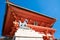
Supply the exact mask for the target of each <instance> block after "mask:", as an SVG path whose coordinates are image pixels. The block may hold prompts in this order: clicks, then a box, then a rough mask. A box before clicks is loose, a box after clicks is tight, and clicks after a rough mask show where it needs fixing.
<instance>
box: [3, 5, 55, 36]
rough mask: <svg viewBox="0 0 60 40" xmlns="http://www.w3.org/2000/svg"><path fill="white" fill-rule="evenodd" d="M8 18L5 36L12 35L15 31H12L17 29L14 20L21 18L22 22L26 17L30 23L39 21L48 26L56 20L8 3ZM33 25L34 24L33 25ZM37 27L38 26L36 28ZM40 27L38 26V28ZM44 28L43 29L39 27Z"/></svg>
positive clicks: (4, 31)
mask: <svg viewBox="0 0 60 40" xmlns="http://www.w3.org/2000/svg"><path fill="white" fill-rule="evenodd" d="M6 11H7V12H6V18H5V23H4V27H3V35H4V36H11V34H12V36H13V35H14V33H11V31H14V32H15V31H16V29H15V28H16V27H15V26H14V24H13V21H14V20H16V21H18V20H21V21H22V22H23V21H24V20H25V19H28V24H32V25H33V24H34V22H35V21H36V22H38V26H39V27H40V26H42V27H48V28H51V27H52V26H53V24H54V22H55V21H56V20H55V19H54V18H50V17H48V16H44V15H42V14H38V13H36V12H33V11H30V10H27V9H24V8H19V7H17V6H15V5H11V4H9V5H7V10H6ZM32 27H33V26H32ZM35 29H36V28H35ZM37 29H38V28H37ZM39 30H42V29H38V31H39Z"/></svg>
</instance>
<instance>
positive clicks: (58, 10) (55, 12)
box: [0, 0, 60, 38]
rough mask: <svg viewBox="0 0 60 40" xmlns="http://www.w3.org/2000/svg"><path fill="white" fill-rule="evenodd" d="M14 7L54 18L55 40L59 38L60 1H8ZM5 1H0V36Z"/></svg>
mask: <svg viewBox="0 0 60 40" xmlns="http://www.w3.org/2000/svg"><path fill="white" fill-rule="evenodd" d="M10 1H11V2H13V3H15V4H16V5H19V6H22V7H25V8H28V9H31V10H34V11H37V12H39V13H41V14H44V15H47V16H50V17H53V18H56V19H57V20H56V22H55V24H54V26H53V28H55V29H56V32H55V35H54V36H55V38H60V30H59V29H60V27H59V25H60V0H10ZM5 2H6V0H0V36H1V34H2V33H1V31H2V26H3V20H4V15H5V7H6V3H5Z"/></svg>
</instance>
